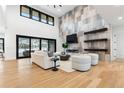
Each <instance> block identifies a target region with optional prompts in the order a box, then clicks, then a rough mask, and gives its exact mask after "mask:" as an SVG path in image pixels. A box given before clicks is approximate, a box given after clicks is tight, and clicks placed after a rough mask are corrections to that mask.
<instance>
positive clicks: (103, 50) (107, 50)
mask: <svg viewBox="0 0 124 93" xmlns="http://www.w3.org/2000/svg"><path fill="white" fill-rule="evenodd" d="M84 50H85V51H105V52H107V51H108V49H84Z"/></svg>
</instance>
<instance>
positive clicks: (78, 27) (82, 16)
mask: <svg viewBox="0 0 124 93" xmlns="http://www.w3.org/2000/svg"><path fill="white" fill-rule="evenodd" d="M59 20H60V23H59V36H60V38H61V40H62V42H66V36H67V35H70V34H74V33H77V35H78V43H77V44H69V48H73V49H74V48H76V49H79V51H80V52H83V53H85V52H86V51H84V48H88V47H90V45H88V44H85V43H84V40H86V39H95V38H101V37H103V38H108V39H109V41H110V32H109V31H106V33H102V34H98V35H97V34H96V35H92V36H89V37H85V36H84V32H87V31H92V30H95V29H99V28H104V27H107V28H108V30H109V29H110V27H109V24H108V23H107V22H106V21H105V20H104V19H103V18H102V17H101V16H100V15H99V14H98V13H97V11H96V9H95V8H94V7H93V6H88V5H81V6H78V7H76V8H74V9H73V10H71V11H69V12H68V13H66V14H65V15H64V16H62V17H60V18H59ZM109 43H110V42H109ZM109 43H107V44H106V45H107V46H106V45H105V44H102V43H101V44H100V43H98V44H96V45H92V47H93V46H97V47H100V45H102V46H104V47H107V48H109V51H110V44H109ZM109 53H110V52H109ZM102 54H104V53H102Z"/></svg>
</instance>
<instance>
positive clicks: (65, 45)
mask: <svg viewBox="0 0 124 93" xmlns="http://www.w3.org/2000/svg"><path fill="white" fill-rule="evenodd" d="M62 47H63V49H64V52H63V54H64V55H65V54H66V49H67V48H68V44H67V43H63V44H62Z"/></svg>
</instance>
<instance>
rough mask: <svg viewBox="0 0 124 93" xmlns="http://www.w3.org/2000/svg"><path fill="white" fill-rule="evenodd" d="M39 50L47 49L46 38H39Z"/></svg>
mask: <svg viewBox="0 0 124 93" xmlns="http://www.w3.org/2000/svg"><path fill="white" fill-rule="evenodd" d="M41 50H42V51H48V40H46V39H41Z"/></svg>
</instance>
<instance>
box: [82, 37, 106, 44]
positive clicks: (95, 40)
mask: <svg viewBox="0 0 124 93" xmlns="http://www.w3.org/2000/svg"><path fill="white" fill-rule="evenodd" d="M107 40H108V39H107V38H101V39H92V40H85V41H84V42H85V43H87V42H97V41H107Z"/></svg>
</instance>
